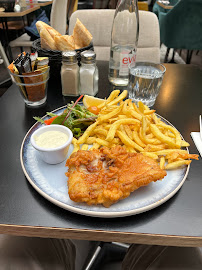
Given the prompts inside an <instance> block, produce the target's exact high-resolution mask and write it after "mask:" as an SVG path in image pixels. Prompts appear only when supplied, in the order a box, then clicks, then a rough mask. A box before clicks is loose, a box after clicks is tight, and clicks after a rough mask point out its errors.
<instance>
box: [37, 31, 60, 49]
mask: <svg viewBox="0 0 202 270" xmlns="http://www.w3.org/2000/svg"><path fill="white" fill-rule="evenodd" d="M40 38H41V48H43V49H46V50H57V47H56V45H55V40H54V39H53V38H52V36H51V35H50V33H49V32H48V30H46V28H42V29H41V31H40Z"/></svg>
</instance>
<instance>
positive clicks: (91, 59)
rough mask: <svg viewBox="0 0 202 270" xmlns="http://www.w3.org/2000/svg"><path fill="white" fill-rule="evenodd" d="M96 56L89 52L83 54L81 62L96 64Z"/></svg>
mask: <svg viewBox="0 0 202 270" xmlns="http://www.w3.org/2000/svg"><path fill="white" fill-rule="evenodd" d="M95 59H96V54H95V52H94V51H91V50H88V51H84V52H82V53H81V62H82V63H85V64H92V63H95Z"/></svg>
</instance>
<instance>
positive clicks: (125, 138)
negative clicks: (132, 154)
mask: <svg viewBox="0 0 202 270" xmlns="http://www.w3.org/2000/svg"><path fill="white" fill-rule="evenodd" d="M117 134H118V136H119V138H120V139H121V141H122V142H123V143H124V144H125V145H127V146H130V147H133V148H135V150H137V151H139V152H142V151H143V150H144V149H143V148H142V147H141V146H139V145H138V144H136V143H135V142H133V141H132V140H131V139H130V138H129V137H128V136H126V135H125V134H124V133H123V132H121V131H119V130H117Z"/></svg>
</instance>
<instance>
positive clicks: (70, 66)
mask: <svg viewBox="0 0 202 270" xmlns="http://www.w3.org/2000/svg"><path fill="white" fill-rule="evenodd" d="M61 82H62V94H63V96H78V95H79V66H78V62H77V53H76V51H64V52H63V53H62V67H61Z"/></svg>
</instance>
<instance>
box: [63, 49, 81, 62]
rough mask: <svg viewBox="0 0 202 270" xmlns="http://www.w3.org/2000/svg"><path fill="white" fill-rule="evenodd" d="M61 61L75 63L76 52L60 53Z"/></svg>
mask: <svg viewBox="0 0 202 270" xmlns="http://www.w3.org/2000/svg"><path fill="white" fill-rule="evenodd" d="M62 61H64V62H68V63H76V62H77V53H76V51H64V52H62Z"/></svg>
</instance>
